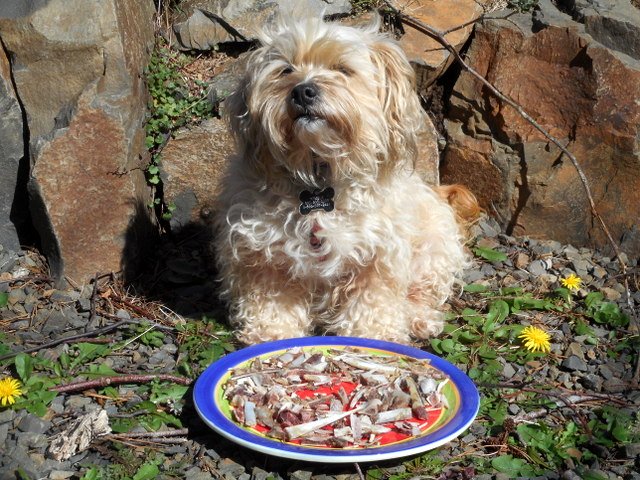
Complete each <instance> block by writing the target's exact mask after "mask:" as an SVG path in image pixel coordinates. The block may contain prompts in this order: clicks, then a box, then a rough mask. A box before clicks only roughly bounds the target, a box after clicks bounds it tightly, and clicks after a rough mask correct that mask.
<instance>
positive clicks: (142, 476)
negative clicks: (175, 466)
mask: <svg viewBox="0 0 640 480" xmlns="http://www.w3.org/2000/svg"><path fill="white" fill-rule="evenodd" d="M159 474H160V470H159V469H158V466H157V465H156V464H155V463H145V464H144V465H142V466H141V467H140V468H139V469H138V471H137V472H136V474H135V475H134V476H133V480H154V479H155V478H157V477H158V475H159Z"/></svg>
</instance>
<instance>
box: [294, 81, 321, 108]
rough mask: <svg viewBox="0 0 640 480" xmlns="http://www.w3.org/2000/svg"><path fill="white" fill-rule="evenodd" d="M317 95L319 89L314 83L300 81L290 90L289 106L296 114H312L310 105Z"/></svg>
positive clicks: (318, 94)
mask: <svg viewBox="0 0 640 480" xmlns="http://www.w3.org/2000/svg"><path fill="white" fill-rule="evenodd" d="M319 97H320V89H319V88H318V86H317V85H316V84H315V83H312V82H306V83H300V84H299V85H296V86H295V87H294V89H293V90H291V99H290V101H291V106H292V107H293V110H294V111H295V112H296V114H297V115H298V116H310V115H311V116H312V115H313V112H312V107H313V106H314V105H315V103H316V102H317V101H318V99H319Z"/></svg>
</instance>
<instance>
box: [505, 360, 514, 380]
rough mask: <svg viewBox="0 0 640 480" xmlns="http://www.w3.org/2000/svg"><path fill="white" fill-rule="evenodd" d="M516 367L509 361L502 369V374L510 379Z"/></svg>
mask: <svg viewBox="0 0 640 480" xmlns="http://www.w3.org/2000/svg"><path fill="white" fill-rule="evenodd" d="M516 372H517V371H516V369H515V368H514V367H513V365H512V364H511V363H507V364H506V365H505V366H504V368H503V369H502V376H503V377H504V378H506V379H511V378H513V376H514V375H515V374H516Z"/></svg>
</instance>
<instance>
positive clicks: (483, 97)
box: [441, 0, 640, 255]
mask: <svg viewBox="0 0 640 480" xmlns="http://www.w3.org/2000/svg"><path fill="white" fill-rule="evenodd" d="M540 9H541V10H540V11H539V12H538V13H537V14H536V17H535V23H534V22H533V21H532V18H531V17H530V16H527V15H516V16H512V17H510V19H509V20H505V21H496V20H492V21H485V22H484V23H483V24H482V25H479V26H478V27H477V28H476V32H475V37H474V39H473V42H472V44H471V47H470V48H469V51H468V55H467V58H468V62H469V64H470V65H471V66H472V67H473V68H475V69H476V70H477V71H478V72H479V73H480V74H481V75H483V76H484V77H485V78H487V79H488V80H489V81H490V82H491V83H493V84H494V85H495V86H496V87H497V88H498V89H499V90H500V91H502V92H503V93H505V94H506V95H508V96H509V97H511V98H512V99H514V100H515V101H516V102H518V103H520V104H521V105H522V107H523V108H524V110H525V111H527V112H528V113H529V114H530V115H531V116H532V117H533V118H534V119H536V120H537V121H538V122H539V123H540V124H541V125H542V126H543V127H544V128H545V129H546V130H547V131H548V132H549V133H551V134H552V135H554V136H555V137H557V138H559V139H560V140H561V142H562V143H563V144H564V145H566V146H567V148H568V149H569V150H570V151H571V152H572V153H573V154H574V155H575V157H576V158H577V159H578V162H579V163H580V165H581V167H582V169H583V170H584V172H585V175H586V177H587V179H588V181H589V183H590V185H591V190H592V195H593V199H594V201H595V204H596V208H597V210H598V212H599V213H600V215H601V216H602V218H603V219H604V221H605V222H606V223H607V225H608V227H609V228H610V230H611V232H612V235H613V237H614V238H615V239H616V240H617V241H618V242H620V243H621V244H622V248H623V250H625V251H626V252H628V253H629V254H633V255H638V254H640V231H639V230H638V218H640V180H639V176H638V172H639V171H640V145H639V141H640V135H639V128H640V127H639V126H640V104H639V103H638V99H639V98H640V63H639V62H638V61H637V60H636V59H634V58H632V57H630V56H628V55H625V54H624V53H621V52H619V51H616V50H611V49H609V48H607V47H605V46H604V45H603V44H601V43H599V42H597V41H595V40H594V39H593V38H592V37H591V36H590V35H589V34H587V33H586V32H585V28H584V25H582V24H579V23H577V22H575V21H573V20H572V19H571V18H570V17H568V16H567V15H565V14H563V13H561V12H559V11H557V10H556V9H555V7H554V6H553V5H552V4H551V3H550V2H549V1H548V0H541V1H540ZM447 129H448V135H449V143H448V147H447V150H446V152H445V159H444V163H443V166H442V172H441V178H442V180H443V182H455V181H460V182H463V183H465V184H467V185H469V186H470V187H471V188H472V189H473V190H474V192H475V193H476V195H477V196H478V197H479V199H480V200H481V203H482V204H483V206H484V207H485V208H486V209H487V211H488V212H490V213H492V214H495V215H496V216H497V217H498V220H499V221H500V222H501V224H502V227H503V228H504V229H505V230H506V231H507V233H509V234H518V235H520V234H525V235H530V236H533V237H540V238H552V239H555V240H559V241H561V242H565V243H572V244H574V245H590V246H595V247H607V246H608V243H607V240H606V237H605V235H604V234H603V231H602V229H601V227H600V225H599V224H598V222H597V221H596V220H595V219H594V218H593V216H592V214H591V211H590V207H589V202H588V199H587V195H586V194H585V189H584V187H583V185H582V183H581V181H580V179H579V176H578V172H577V171H576V169H575V168H574V166H573V165H572V163H571V162H570V160H569V159H567V158H566V157H564V156H562V155H561V154H560V151H559V149H558V148H557V147H555V146H554V145H553V144H551V143H550V142H549V141H548V140H547V139H546V138H545V137H544V136H543V135H542V134H541V133H540V132H538V131H537V130H536V129H534V128H533V127H532V126H531V125H530V124H529V123H528V122H527V121H526V120H524V119H523V118H522V117H521V116H520V115H519V114H518V113H517V112H516V111H515V110H514V109H513V108H511V107H509V106H507V105H505V104H503V103H502V102H500V101H498V100H497V99H496V98H495V97H494V96H493V95H492V94H491V93H490V92H489V91H488V90H487V89H486V88H484V87H483V86H482V85H481V83H480V82H479V81H477V80H476V79H475V78H473V77H472V76H471V75H470V74H469V73H467V72H463V73H462V74H461V76H460V78H459V80H458V81H457V83H456V85H455V87H454V91H453V94H452V96H451V108H450V118H449V120H448V122H447Z"/></svg>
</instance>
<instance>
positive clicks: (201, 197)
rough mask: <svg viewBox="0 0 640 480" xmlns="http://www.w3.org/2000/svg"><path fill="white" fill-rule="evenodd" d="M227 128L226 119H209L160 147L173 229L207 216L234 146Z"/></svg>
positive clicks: (204, 219) (203, 219) (213, 205)
mask: <svg viewBox="0 0 640 480" xmlns="http://www.w3.org/2000/svg"><path fill="white" fill-rule="evenodd" d="M228 130H229V129H228V126H227V125H226V123H225V122H223V121H222V120H220V119H217V118H212V119H209V120H206V121H204V122H202V123H201V124H200V125H198V126H195V127H191V128H184V129H182V130H180V131H178V132H177V133H176V134H175V135H174V137H173V138H171V139H170V140H169V142H168V143H167V145H166V147H165V148H164V149H163V150H162V164H161V172H162V182H163V185H164V198H165V201H166V202H167V203H169V204H171V203H172V204H174V205H175V207H176V208H175V210H174V211H173V216H172V218H171V227H172V229H179V228H182V227H185V226H186V225H187V224H189V223H191V222H202V221H204V222H206V221H208V220H209V219H210V215H211V212H212V210H213V209H214V208H215V204H214V201H215V197H216V195H217V192H218V191H219V186H220V182H221V180H222V177H223V175H224V173H225V171H226V169H227V159H228V157H229V156H230V155H231V154H232V153H233V149H234V142H233V138H231V135H230V134H229V131H228Z"/></svg>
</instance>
